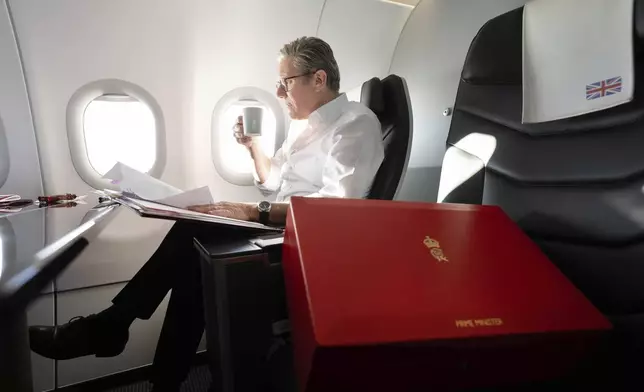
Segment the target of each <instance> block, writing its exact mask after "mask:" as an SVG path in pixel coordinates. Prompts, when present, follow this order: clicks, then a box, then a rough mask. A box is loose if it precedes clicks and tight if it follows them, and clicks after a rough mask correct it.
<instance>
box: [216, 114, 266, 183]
mask: <svg viewBox="0 0 644 392" xmlns="http://www.w3.org/2000/svg"><path fill="white" fill-rule="evenodd" d="M247 106H258V105H256V104H245V103H242V102H238V103H235V104H232V105H231V106H230V107H229V108H228V109H226V111H225V112H224V115H223V116H221V117H220V119H219V130H220V132H222V135H221V136H222V137H221V138H220V139H219V140H220V147H219V148H220V151H221V154H222V156H221V159H222V161H223V162H224V165H225V166H226V169H227V170H230V171H231V172H234V173H237V174H252V173H253V170H254V166H253V161H252V159H251V158H250V154H248V151H247V150H246V148H245V147H244V146H242V145H240V144H239V143H237V141H236V140H235V138H234V136H233V131H232V127H233V125H234V124H235V122H236V121H237V117H238V116H241V115H242V111H243V109H244V108H245V107H247ZM260 107H261V106H260ZM262 111H263V115H262V136H260V137H258V141H259V143H260V145H261V147H262V149H263V150H264V152H265V153H266V155H267V156H269V157H272V156H273V155H274V154H275V136H276V132H275V131H276V128H277V121H276V120H275V114H274V113H273V111H271V110H270V109H268V108H266V107H262Z"/></svg>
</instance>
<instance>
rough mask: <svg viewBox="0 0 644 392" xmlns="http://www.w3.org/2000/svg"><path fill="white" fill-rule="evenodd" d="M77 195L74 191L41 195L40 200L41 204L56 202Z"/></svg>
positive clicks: (73, 197) (70, 198)
mask: <svg viewBox="0 0 644 392" xmlns="http://www.w3.org/2000/svg"><path fill="white" fill-rule="evenodd" d="M74 199H76V195H74V194H72V193H66V194H64V195H54V196H39V197H38V201H39V202H40V203H41V204H54V203H58V202H60V201H63V200H74Z"/></svg>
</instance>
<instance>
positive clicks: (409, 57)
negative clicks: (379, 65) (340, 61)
mask: <svg viewBox="0 0 644 392" xmlns="http://www.w3.org/2000/svg"><path fill="white" fill-rule="evenodd" d="M524 3H525V0H485V1H481V0H422V1H421V2H420V3H419V4H418V6H417V7H416V8H415V9H414V11H413V13H412V14H411V16H410V18H409V21H408V22H407V25H406V26H405V29H404V30H403V32H402V34H401V36H400V40H399V41H398V45H397V48H396V51H395V54H394V56H393V61H392V64H391V69H390V73H395V74H397V75H400V76H402V77H404V78H405V79H406V80H407V85H408V88H409V94H410V98H411V102H412V109H413V123H414V124H413V126H414V135H413V136H414V141H413V145H412V150H411V156H410V160H409V168H408V170H407V174H406V176H405V179H404V181H403V184H402V188H401V190H400V192H399V195H398V198H399V199H401V200H414V201H430V202H435V201H436V196H437V193H438V183H439V179H440V170H441V163H442V160H443V154H444V152H445V141H446V140H447V132H448V131H449V126H450V123H451V117H445V116H443V111H444V110H445V109H446V108H451V107H453V105H454V101H455V99H456V90H457V88H458V83H459V80H460V76H461V70H462V68H463V62H464V61H465V55H466V54H467V50H468V48H469V46H470V43H471V41H472V39H473V38H474V36H475V35H476V33H477V32H478V30H479V29H480V28H481V26H483V24H484V23H485V22H487V21H488V20H490V19H492V18H494V17H495V16H497V15H500V14H502V13H504V12H507V11H510V10H512V9H514V8H517V7H520V6H522V5H523V4H524Z"/></svg>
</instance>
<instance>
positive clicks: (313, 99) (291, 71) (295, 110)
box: [277, 58, 320, 120]
mask: <svg viewBox="0 0 644 392" xmlns="http://www.w3.org/2000/svg"><path fill="white" fill-rule="evenodd" d="M302 73H303V72H302V71H300V70H298V69H297V68H295V67H294V66H293V64H292V61H291V59H289V58H283V59H282V60H280V64H279V75H280V76H279V77H280V80H281V81H282V83H283V85H282V86H278V88H277V96H278V97H279V98H282V99H283V100H284V102H286V107H287V108H288V113H289V115H290V116H291V118H292V119H294V120H305V119H307V118H309V115H310V114H311V113H312V112H313V111H315V109H316V108H317V103H318V100H319V91H320V86H319V83H317V80H316V79H317V78H316V76H315V74H308V75H302ZM299 75H302V76H299ZM293 76H297V77H293Z"/></svg>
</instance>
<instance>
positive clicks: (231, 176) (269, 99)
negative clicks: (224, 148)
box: [210, 87, 287, 186]
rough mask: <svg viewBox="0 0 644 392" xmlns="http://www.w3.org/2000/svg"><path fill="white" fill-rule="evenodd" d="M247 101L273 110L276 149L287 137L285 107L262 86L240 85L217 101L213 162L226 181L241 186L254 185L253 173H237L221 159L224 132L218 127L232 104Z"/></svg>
mask: <svg viewBox="0 0 644 392" xmlns="http://www.w3.org/2000/svg"><path fill="white" fill-rule="evenodd" d="M245 101H257V102H259V103H260V104H261V105H263V106H264V107H265V108H266V109H269V110H271V111H272V112H273V115H274V116H275V151H277V150H278V149H279V148H280V147H281V146H282V144H283V143H284V140H285V138H286V125H287V124H286V116H285V115H284V109H283V108H282V106H281V105H280V103H279V101H278V100H277V98H275V96H273V95H272V94H271V93H269V92H267V91H265V90H262V89H260V88H257V87H238V88H236V89H233V90H230V91H229V92H227V93H226V94H224V95H223V96H222V97H221V98H220V99H219V100H218V101H217V103H216V104H215V107H214V109H213V111H212V116H211V118H210V132H211V133H210V134H211V140H212V142H211V156H212V162H213V164H214V165H215V169H216V170H217V173H218V174H219V175H220V176H221V177H222V178H223V179H224V180H225V181H227V182H229V183H231V184H234V185H240V186H249V185H253V183H254V181H253V180H254V177H253V173H236V172H233V171H230V170H228V169H227V167H226V165H225V164H224V162H223V160H222V159H221V154H220V151H219V146H220V145H221V143H220V140H221V137H222V136H223V134H224V132H222V131H220V130H219V129H218V124H219V118H220V117H221V116H223V115H224V114H225V113H226V110H228V108H229V107H230V106H232V105H234V104H236V103H239V102H242V103H243V102H245ZM233 125H234V124H231V125H230V130H229V131H230V133H231V134H232V127H233Z"/></svg>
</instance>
